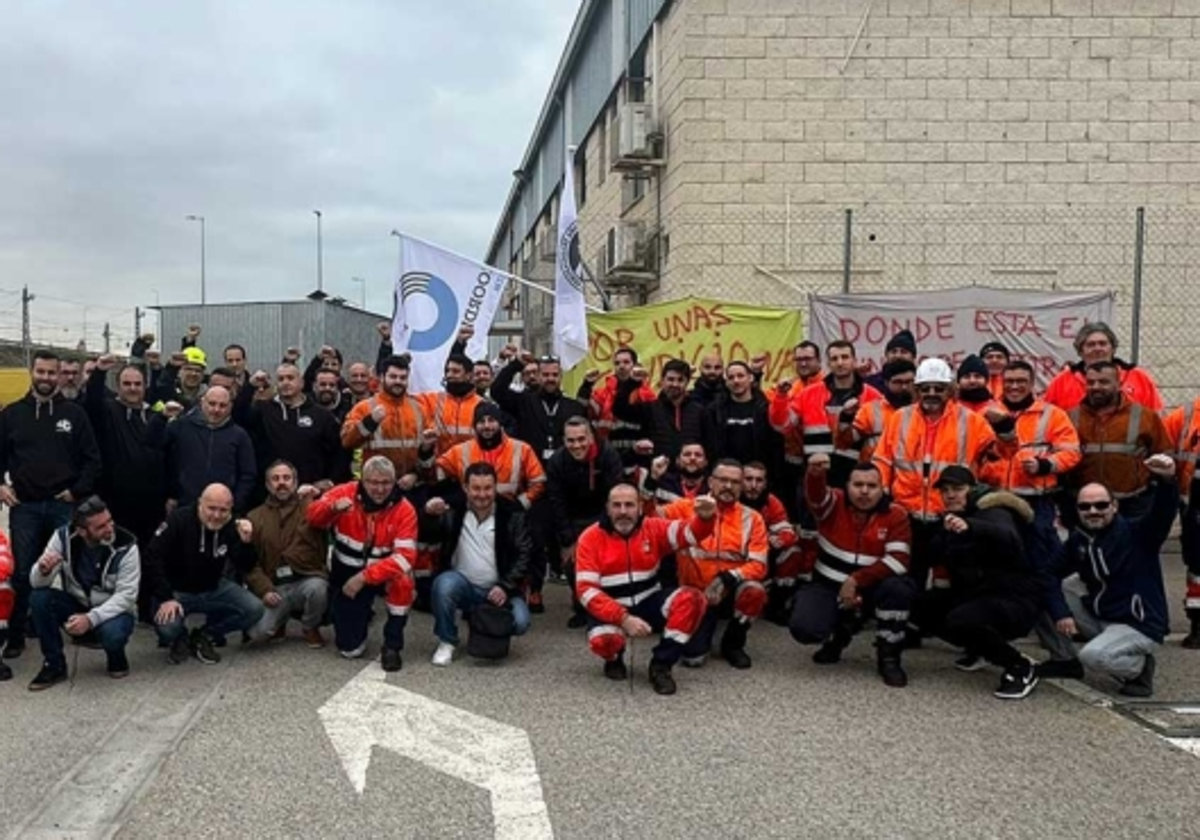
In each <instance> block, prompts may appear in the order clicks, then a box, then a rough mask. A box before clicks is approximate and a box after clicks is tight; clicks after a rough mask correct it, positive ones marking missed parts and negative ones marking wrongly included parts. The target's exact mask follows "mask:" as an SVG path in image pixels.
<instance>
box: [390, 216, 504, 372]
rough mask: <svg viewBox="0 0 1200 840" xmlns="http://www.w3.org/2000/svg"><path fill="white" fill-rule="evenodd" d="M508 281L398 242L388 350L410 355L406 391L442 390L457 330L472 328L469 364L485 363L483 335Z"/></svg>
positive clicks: (446, 254)
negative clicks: (389, 348)
mask: <svg viewBox="0 0 1200 840" xmlns="http://www.w3.org/2000/svg"><path fill="white" fill-rule="evenodd" d="M507 280H508V275H507V274H504V273H502V272H500V271H497V270H496V269H494V268H491V267H489V266H486V265H484V264H483V263H481V262H476V261H475V260H472V259H468V258H467V257H462V256H459V255H458V254H455V253H452V252H450V251H447V250H445V249H444V248H439V247H438V246H436V245H431V244H429V243H428V242H425V241H423V240H420V239H414V238H413V237H411V236H401V237H400V279H399V280H397V281H396V288H395V292H394V295H393V306H394V309H393V313H394V314H393V316H392V348H393V350H394V351H395V352H396V353H405V352H407V353H409V354H411V355H412V368H411V370H410V372H409V380H408V381H409V385H408V389H409V391H410V392H412V393H414V394H419V393H422V392H424V391H440V390H442V376H443V373H442V371H443V368H444V366H445V364H446V357H447V356H448V355H449V353H450V348H451V346H453V344H454V339H455V336H456V335H457V334H458V331H459V329H460V328H461V327H467V326H469V327H474V328H475V335H474V336H473V337H472V338H471V340H470V341H469V342H467V355H468V356H470V357H471V358H472V359H483V358H487V335H488V330H490V329H491V328H492V320H493V318H495V316H496V308H497V307H498V306H499V305H500V296H501V293H502V292H503V291H504V284H505V283H506V282H507Z"/></svg>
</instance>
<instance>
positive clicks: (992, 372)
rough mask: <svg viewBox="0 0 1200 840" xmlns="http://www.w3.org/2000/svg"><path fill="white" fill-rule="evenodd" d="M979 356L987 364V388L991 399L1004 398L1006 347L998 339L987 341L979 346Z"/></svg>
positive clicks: (1007, 355) (1007, 359)
mask: <svg viewBox="0 0 1200 840" xmlns="http://www.w3.org/2000/svg"><path fill="white" fill-rule="evenodd" d="M979 358H981V359H983V363H984V365H986V366H987V377H988V390H989V391H990V392H991V394H992V398H993V399H997V400H999V399H1003V398H1004V369H1005V368H1006V367H1008V362H1009V353H1008V348H1007V347H1005V346H1004V345H1003V344H1001V343H1000V342H999V341H989V342H988V343H987V344H985V345H983V346H982V347H980V348H979Z"/></svg>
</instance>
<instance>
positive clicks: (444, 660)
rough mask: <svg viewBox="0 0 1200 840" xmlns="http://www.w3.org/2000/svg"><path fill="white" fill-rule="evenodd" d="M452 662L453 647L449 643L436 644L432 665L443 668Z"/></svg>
mask: <svg viewBox="0 0 1200 840" xmlns="http://www.w3.org/2000/svg"><path fill="white" fill-rule="evenodd" d="M453 661H454V645H452V644H450V643H449V642H438V646H437V650H435V651H434V652H433V664H434V665H436V666H437V667H439V668H445V667H446V666H447V665H449V664H450V663H451V662H453Z"/></svg>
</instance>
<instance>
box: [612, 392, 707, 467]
mask: <svg viewBox="0 0 1200 840" xmlns="http://www.w3.org/2000/svg"><path fill="white" fill-rule="evenodd" d="M640 384H641V383H640V382H637V381H635V380H634V379H632V378H630V379H627V380H625V381H624V382H622V383H620V384H619V385H618V386H617V396H616V398H615V399H614V400H613V414H614V415H615V416H616V417H617V418H618V419H620V420H625V421H627V422H629V423H637V424H639V425H640V426H641V428H642V433H643V436H644V437H646V438H648V439H649V440H650V441H651V442H652V443H653V444H654V452H655V454H657V455H666V456H667V457H668V458H671V459H672V460H673V459H674V458H675V456H676V455H678V454H679V450H680V449H682V448H683V445H684V444H685V443H700V442H701V440H700V421H701V418H702V417H703V416H704V406H703V405H701V404H700V403H699V402H698V401H697V400H696V399H695V398H694V397H692V396H691V395H687V394H685V395H684V397H683V399H682V400H681V401H680V403H679V405H678V406H676V405H675V404H674V403H672V402H671V401H670V400H669V399H667V397H666V395H665V394H663V393H662V392H659V395H658V398H657V399H655V400H654V402H650V403H640V402H639V403H632V402H630V401H629V398H630V396H632V394H633V392H634V391H636V390H637V389H638V386H639V385H640Z"/></svg>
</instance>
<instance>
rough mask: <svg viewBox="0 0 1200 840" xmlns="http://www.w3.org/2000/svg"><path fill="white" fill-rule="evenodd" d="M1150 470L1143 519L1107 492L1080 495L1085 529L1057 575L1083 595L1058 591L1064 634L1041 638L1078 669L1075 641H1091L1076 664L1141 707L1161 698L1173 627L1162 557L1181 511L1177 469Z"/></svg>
mask: <svg viewBox="0 0 1200 840" xmlns="http://www.w3.org/2000/svg"><path fill="white" fill-rule="evenodd" d="M1145 466H1146V468H1147V469H1148V470H1149V471H1150V472H1151V473H1152V474H1153V475H1154V479H1153V488H1152V489H1151V491H1150V495H1151V497H1152V501H1151V503H1150V504H1149V505H1148V506H1147V507H1145V509H1144V510H1143V512H1141V513H1140V514H1139V515H1137V516H1130V515H1127V514H1126V513H1125V512H1124V511H1123V510H1122V511H1119V510H1118V505H1119V504H1120V503H1119V502H1118V500H1117V499H1116V497H1115V496H1114V495H1113V494H1112V493H1111V492H1110V491H1109V489H1108V488H1107V487H1105V486H1104V485H1103V484H1100V483H1097V482H1092V483H1090V484H1085V485H1084V486H1083V487H1081V488H1080V490H1079V496H1078V498H1077V499H1076V509H1077V511H1078V514H1077V515H1078V519H1079V525H1078V526H1077V527H1076V528H1075V530H1074V531H1073V532H1072V533H1071V536H1070V537H1068V539H1067V543H1066V545H1065V546H1064V547H1063V551H1062V553H1061V554H1060V555H1059V559H1058V562H1057V564H1056V568H1055V572H1056V577H1057V578H1058V579H1060V580H1061V579H1064V578H1068V577H1070V576H1071V575H1072V574H1078V575H1079V578H1080V581H1081V583H1082V586H1083V587H1084V591H1080V590H1079V589H1078V588H1077V587H1076V586H1073V585H1072V584H1071V583H1070V582H1069V581H1068V582H1066V583H1064V585H1062V586H1058V587H1055V588H1054V589H1053V590H1052V592H1051V600H1050V615H1051V616H1052V617H1053V618H1054V620H1055V626H1056V627H1057V630H1058V633H1057V634H1056V636H1055V637H1053V638H1047V637H1045V636H1043V637H1042V643H1043V644H1044V645H1046V647H1047V648H1048V649H1050V650H1051V651H1052V655H1054V657H1055V659H1058V660H1060V661H1072V657H1073V656H1074V651H1075V647H1074V645H1073V644H1072V643H1071V641H1070V640H1071V639H1072V638H1073V637H1075V636H1077V635H1078V636H1082V637H1083V638H1084V639H1087V640H1088V641H1087V644H1085V645H1084V646H1083V648H1082V649H1081V650H1079V652H1078V659H1077V660H1074V661H1075V662H1076V664H1077V665H1078V664H1082V665H1083V667H1084V668H1086V669H1087V670H1090V671H1099V672H1100V673H1103V674H1108V675H1110V676H1112V677H1114V678H1116V679H1117V680H1118V681H1119V682H1120V684H1121V688H1120V693H1121V694H1122V695H1124V696H1126V697H1136V698H1141V699H1145V698H1148V697H1150V696H1152V695H1153V694H1154V672H1155V660H1154V652H1155V651H1156V650H1158V648H1159V646H1160V645H1162V643H1163V641H1164V639H1165V638H1166V635H1167V631H1168V629H1169V627H1170V616H1169V609H1168V606H1167V596H1166V591H1165V588H1164V586H1163V577H1162V564H1161V563H1160V562H1159V554H1160V553H1161V552H1162V546H1163V543H1164V542H1165V541H1166V539H1167V536H1168V535H1169V534H1170V532H1171V523H1172V522H1174V520H1175V512H1176V510H1177V509H1178V505H1179V491H1178V488H1177V487H1176V486H1175V475H1174V473H1175V464H1174V462H1173V461H1172V460H1171V459H1170V458H1167V457H1165V456H1161V455H1155V456H1153V457H1151V458H1148V459H1147V460H1146V463H1145ZM1039 635H1040V634H1039ZM1040 671H1041V667H1040V666H1039V672H1040ZM1075 676H1082V674H1076V675H1075Z"/></svg>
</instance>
